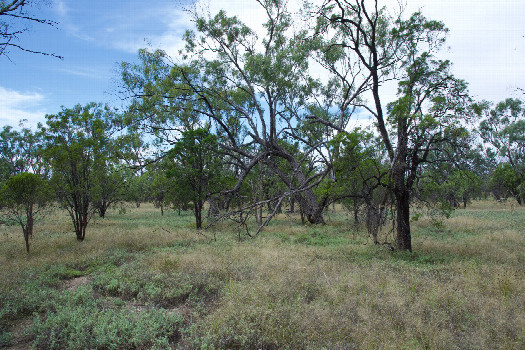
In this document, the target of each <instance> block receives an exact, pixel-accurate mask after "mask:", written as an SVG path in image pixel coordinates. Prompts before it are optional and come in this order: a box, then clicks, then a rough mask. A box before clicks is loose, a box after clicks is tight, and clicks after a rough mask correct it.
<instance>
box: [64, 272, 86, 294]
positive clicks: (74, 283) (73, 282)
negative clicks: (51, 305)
mask: <svg viewBox="0 0 525 350" xmlns="http://www.w3.org/2000/svg"><path fill="white" fill-rule="evenodd" d="M88 283H89V278H88V277H87V276H81V277H76V278H72V279H70V280H67V281H64V285H63V288H64V289H65V290H71V291H75V290H77V289H78V287H80V286H85V285H86V284H88Z"/></svg>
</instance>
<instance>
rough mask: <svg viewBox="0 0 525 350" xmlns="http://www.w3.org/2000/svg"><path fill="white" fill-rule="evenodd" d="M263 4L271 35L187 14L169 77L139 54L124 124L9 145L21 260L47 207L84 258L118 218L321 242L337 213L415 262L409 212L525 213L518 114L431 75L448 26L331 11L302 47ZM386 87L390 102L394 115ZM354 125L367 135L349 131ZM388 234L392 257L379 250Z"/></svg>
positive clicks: (516, 107)
mask: <svg viewBox="0 0 525 350" xmlns="http://www.w3.org/2000/svg"><path fill="white" fill-rule="evenodd" d="M259 3H260V4H261V6H262V7H263V8H264V10H265V13H266V15H267V21H266V22H265V24H264V28H265V33H262V34H261V33H255V32H254V31H253V30H252V29H251V28H249V27H248V26H247V25H246V24H244V23H242V22H241V21H240V20H239V19H238V18H236V17H229V16H227V14H226V13H225V12H224V11H220V12H219V13H218V14H217V15H215V16H213V17H209V16H202V15H199V14H198V13H197V12H194V13H193V14H192V15H193V16H194V18H193V19H194V20H195V23H196V29H195V31H187V32H186V34H185V35H184V40H185V43H186V45H185V49H184V50H183V51H182V52H181V54H180V57H177V59H176V60H174V59H172V58H170V57H169V56H168V55H167V54H166V53H165V52H164V51H162V50H156V51H148V50H140V51H139V63H136V64H131V63H126V62H124V63H122V65H121V75H122V88H123V91H124V97H126V98H127V99H128V100H129V105H128V108H127V109H126V110H124V111H117V110H116V109H113V108H110V107H108V106H103V105H100V104H96V103H90V104H87V105H85V106H80V105H77V106H74V107H72V108H63V109H62V111H60V112H58V113H57V114H54V115H47V116H46V119H47V122H46V125H39V126H38V128H37V130H35V131H32V130H30V129H28V128H24V127H23V126H21V127H20V128H19V129H14V128H12V127H10V126H4V127H3V129H2V131H1V132H0V150H1V157H0V183H1V186H2V187H1V188H2V190H1V196H0V199H1V206H2V213H3V214H2V220H4V221H8V220H11V221H13V220H14V221H16V222H18V223H19V224H20V225H21V226H22V229H23V232H24V237H26V248H27V250H28V251H29V237H30V236H31V232H32V227H33V215H35V214H37V211H35V210H34V208H38V209H40V208H47V207H49V204H50V203H54V204H56V205H58V206H60V207H62V208H64V209H66V210H67V211H68V213H69V215H70V216H71V220H72V223H73V226H74V231H75V234H76V237H77V239H78V240H79V241H83V240H84V239H85V237H86V228H87V225H88V223H89V221H90V219H91V218H92V216H93V215H99V216H100V217H104V216H105V215H106V212H107V210H108V208H110V207H111V206H112V205H115V204H116V203H122V202H132V203H135V205H136V206H137V207H138V206H140V205H141V203H144V202H148V201H149V202H152V203H154V205H155V206H156V207H158V208H159V209H160V211H161V214H162V215H164V210H165V208H166V206H169V207H172V208H174V209H175V210H176V211H178V213H179V214H180V213H181V211H184V210H188V209H190V208H191V210H192V211H193V214H194V216H195V226H196V228H197V229H201V228H203V227H205V226H210V225H213V224H215V223H217V222H219V221H224V220H233V221H235V222H237V223H238V224H240V225H241V226H243V227H244V228H245V229H246V234H247V235H249V236H254V235H257V234H259V232H260V231H261V230H262V229H263V228H264V226H265V225H267V224H268V222H269V221H270V220H271V219H272V218H273V217H274V216H275V215H276V214H278V213H282V212H284V211H286V212H288V213H295V212H297V213H298V214H299V215H300V217H301V221H302V223H309V224H314V225H315V224H323V223H324V222H325V213H326V210H328V208H329V206H330V205H331V204H334V203H340V204H343V206H344V207H345V208H346V209H347V210H349V212H350V213H351V214H352V215H351V217H352V220H353V223H354V224H355V225H356V226H359V225H361V224H363V225H365V226H366V228H367V230H368V232H369V234H370V236H371V237H372V239H373V241H374V243H376V244H382V243H385V244H389V246H390V247H392V248H395V249H398V250H409V251H411V250H412V245H411V231H410V223H411V221H413V220H414V219H416V218H417V215H414V213H413V210H414V208H426V210H429V211H430V212H437V213H441V214H442V215H448V214H449V213H450V211H451V210H452V209H454V208H457V207H460V206H462V207H466V206H467V205H468V203H469V202H470V200H471V199H473V198H479V197H487V196H489V195H492V196H493V197H494V198H496V199H497V200H504V199H506V198H508V197H512V198H513V199H514V200H515V201H516V202H517V203H518V204H519V205H521V204H522V203H523V201H524V200H525V178H524V176H525V175H524V174H525V169H524V166H525V157H524V156H525V154H524V153H525V110H524V103H523V101H522V100H520V99H514V98H509V99H507V100H505V101H502V102H500V103H498V104H496V105H493V104H491V103H490V102H487V101H481V102H475V101H473V100H472V99H471V97H470V96H469V93H468V89H467V83H466V82H464V81H463V80H461V79H458V78H456V77H455V76H453V75H452V74H451V72H450V69H451V62H449V61H446V60H441V59H439V56H438V55H439V50H440V48H441V47H442V46H443V45H444V44H445V35H446V33H447V29H446V28H445V27H444V25H443V23H441V22H438V21H432V20H428V19H426V18H425V17H424V16H423V15H422V14H421V13H420V12H417V13H415V14H413V15H412V16H410V17H408V18H405V17H403V16H402V14H401V13H399V14H395V15H392V14H391V13H390V12H389V11H387V9H379V8H378V6H377V3H375V6H374V3H373V4H371V5H366V4H365V3H364V2H362V1H350V0H348V1H337V0H335V1H330V2H327V3H326V4H324V5H323V6H321V7H319V8H313V7H310V8H309V12H308V13H309V14H310V15H311V18H312V21H313V23H310V24H311V25H310V26H309V27H310V28H313V29H308V30H297V29H296V28H297V26H294V22H293V19H292V16H291V15H290V12H289V11H288V10H287V8H286V4H285V2H281V1H259ZM312 14H313V15H312ZM175 62H177V63H175ZM312 62H316V64H318V65H319V66H320V67H322V68H323V69H324V72H325V75H326V76H327V77H328V79H326V81H321V80H319V79H315V78H314V77H312V76H311V75H310V74H309V72H310V69H309V68H310V65H311V64H312ZM387 81H395V82H397V85H398V90H397V97H396V100H395V101H393V102H390V103H388V104H385V102H384V98H385V97H384V89H385V88H384V85H385V82H387ZM357 115H361V116H362V115H367V116H369V117H370V118H371V119H372V121H373V123H372V124H371V125H370V126H369V127H366V128H365V127H357V126H355V123H354V122H355V120H356V116H357ZM31 188H35V190H34V191H30V190H29V189H31ZM21 189H27V193H25V192H24V193H25V194H24V195H23V196H22V195H20V193H21V192H20V191H21ZM36 189H38V190H36ZM40 189H42V190H40ZM205 203H207V206H206V208H207V213H203V212H205ZM28 208H33V209H28ZM411 211H412V212H411ZM21 212H24V213H26V214H24V215H25V216H24V215H21V214H20V213H21ZM4 214H5V215H4ZM386 225H390V226H391V227H392V230H393V231H394V232H395V235H394V239H393V240H390V241H385V238H382V237H380V234H379V233H380V231H381V227H383V226H386ZM253 227H255V228H254V229H253Z"/></svg>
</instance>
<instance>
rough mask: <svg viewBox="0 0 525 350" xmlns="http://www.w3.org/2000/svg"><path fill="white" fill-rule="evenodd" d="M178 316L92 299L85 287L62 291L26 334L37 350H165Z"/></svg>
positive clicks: (175, 331)
mask: <svg viewBox="0 0 525 350" xmlns="http://www.w3.org/2000/svg"><path fill="white" fill-rule="evenodd" d="M181 325H182V317H181V316H180V315H178V314H176V313H169V312H168V311H166V310H162V309H150V310H140V311H139V310H134V309H133V308H130V307H128V306H127V305H126V304H125V303H121V302H120V303H116V302H112V301H111V299H103V300H99V299H95V298H93V294H92V290H91V288H89V287H82V288H79V289H78V290H77V291H76V292H66V293H64V294H63V296H62V298H61V300H59V301H57V302H56V303H55V304H54V310H53V311H51V312H48V313H47V314H46V315H45V316H42V317H41V316H37V317H36V318H35V321H34V324H33V326H32V327H31V330H30V332H31V333H32V335H33V336H34V337H35V341H34V343H33V346H34V347H36V348H37V349H119V348H120V349H124V348H125V349H143V348H148V349H149V348H155V349H169V348H170V343H173V342H174V341H176V340H178V338H179V337H180V331H179V327H180V326H181Z"/></svg>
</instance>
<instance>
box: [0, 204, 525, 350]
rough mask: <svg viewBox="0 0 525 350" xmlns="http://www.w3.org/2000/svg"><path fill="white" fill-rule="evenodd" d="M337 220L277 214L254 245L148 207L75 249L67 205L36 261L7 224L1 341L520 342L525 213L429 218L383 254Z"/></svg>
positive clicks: (480, 345)
mask: <svg viewBox="0 0 525 350" xmlns="http://www.w3.org/2000/svg"><path fill="white" fill-rule="evenodd" d="M326 221H327V224H326V225H324V226H308V225H307V226H303V225H301V221H300V218H299V217H297V216H293V215H292V216H290V215H288V216H287V215H281V216H279V217H278V218H277V219H276V220H274V221H272V223H271V224H270V226H268V227H267V228H265V229H264V230H263V231H262V232H261V234H260V235H259V236H258V237H256V238H255V239H248V238H246V237H245V236H244V231H243V229H242V228H239V227H235V226H230V225H227V224H221V225H220V226H217V227H216V228H214V229H213V231H204V232H202V233H196V231H195V229H194V224H193V217H192V215H191V212H187V213H183V215H182V216H179V215H178V214H177V212H175V211H168V212H167V213H165V215H164V216H161V215H160V210H158V209H155V208H153V206H150V205H146V204H143V205H142V206H141V207H140V208H133V207H132V206H126V207H124V208H117V209H114V210H112V211H110V212H109V213H108V215H107V218H105V219H98V218H97V220H96V221H94V222H92V223H90V225H89V226H88V231H87V234H86V240H85V241H84V242H77V241H76V239H75V235H74V233H73V232H72V229H71V226H70V225H71V224H70V222H69V221H68V217H67V216H66V214H65V213H64V212H62V211H59V210H57V211H56V212H55V213H54V214H53V215H51V216H49V217H48V218H47V219H46V220H45V221H43V222H41V223H37V225H36V227H35V234H34V237H33V239H32V241H31V253H30V254H29V255H28V254H26V253H25V248H24V243H23V236H22V233H21V231H20V230H19V228H18V227H16V226H4V227H1V228H0V280H1V281H2V284H1V285H0V348H11V349H24V348H30V347H33V348H37V349H83V348H93V349H96V348H98V349H129V348H136V349H149V348H155V349H256V348H257V349H323V348H324V349H378V348H381V349H494V348H499V349H523V348H525V292H524V291H525V230H524V229H523V227H525V209H523V208H520V207H518V206H515V205H512V204H511V203H496V202H494V201H477V202H474V203H473V204H472V205H471V206H470V207H469V208H467V209H460V210H456V211H455V212H454V213H453V215H452V216H451V218H450V219H445V220H443V221H441V222H439V221H438V222H436V221H434V220H432V219H430V218H427V217H425V216H423V217H420V218H419V219H418V220H417V221H414V222H413V223H412V227H413V236H414V237H413V249H414V252H413V253H412V254H410V253H399V252H392V251H390V250H388V249H385V247H384V246H374V245H373V244H372V242H371V240H370V239H369V238H368V236H367V234H366V233H365V232H364V231H362V230H360V229H359V230H356V227H354V226H353V224H352V220H351V215H349V214H347V213H345V212H344V211H343V209H342V208H339V207H338V208H337V210H336V211H333V210H330V211H329V212H328V213H327V215H326ZM19 231H20V232H19ZM384 234H385V235H387V234H388V231H385V232H384ZM214 237H215V238H216V239H213V238H214ZM239 237H241V240H240V241H239V239H238V238H239Z"/></svg>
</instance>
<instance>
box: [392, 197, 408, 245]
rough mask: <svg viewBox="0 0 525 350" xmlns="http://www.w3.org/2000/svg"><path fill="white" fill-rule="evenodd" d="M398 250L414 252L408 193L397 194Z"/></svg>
mask: <svg viewBox="0 0 525 350" xmlns="http://www.w3.org/2000/svg"><path fill="white" fill-rule="evenodd" d="M395 197H396V211H397V213H396V226H397V228H396V229H397V249H398V250H408V251H410V252H412V237H411V235H410V196H409V193H408V191H406V190H405V191H400V192H397V193H395Z"/></svg>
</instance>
